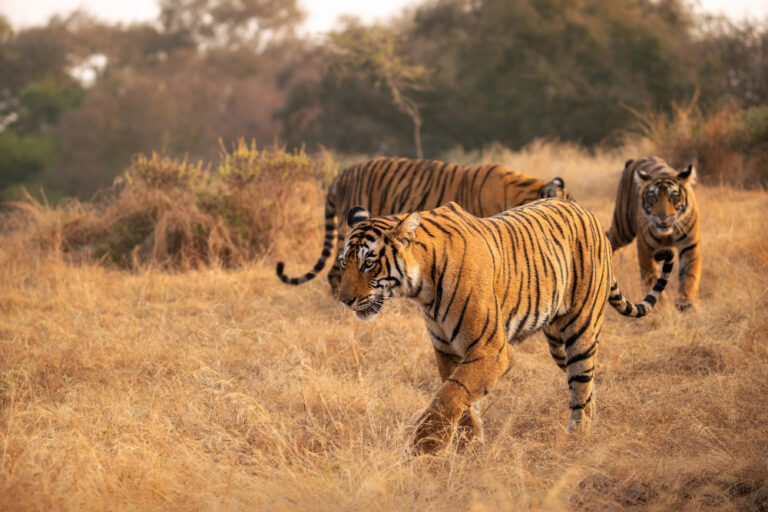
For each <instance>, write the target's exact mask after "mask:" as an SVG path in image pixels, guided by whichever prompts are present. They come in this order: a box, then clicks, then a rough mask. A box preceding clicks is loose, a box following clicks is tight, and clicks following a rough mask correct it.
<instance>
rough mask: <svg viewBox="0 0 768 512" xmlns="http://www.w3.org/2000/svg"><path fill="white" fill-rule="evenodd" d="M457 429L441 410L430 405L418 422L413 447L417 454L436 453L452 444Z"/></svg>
mask: <svg viewBox="0 0 768 512" xmlns="http://www.w3.org/2000/svg"><path fill="white" fill-rule="evenodd" d="M455 430H456V427H455V425H454V423H453V422H452V421H450V420H449V419H448V418H446V416H445V414H443V413H442V412H441V411H440V410H439V409H437V408H436V407H434V404H433V405H430V406H429V407H428V408H427V410H426V411H424V414H422V415H421V417H420V418H419V419H418V421H417V422H416V433H415V435H414V441H413V445H414V448H415V451H416V453H418V454H429V453H435V452H437V451H439V450H441V449H442V448H444V447H445V446H446V445H447V444H448V443H450V442H451V439H452V438H453V434H454V432H455Z"/></svg>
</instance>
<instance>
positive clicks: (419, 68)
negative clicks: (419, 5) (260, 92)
mask: <svg viewBox="0 0 768 512" xmlns="http://www.w3.org/2000/svg"><path fill="white" fill-rule="evenodd" d="M330 41H331V44H332V45H333V48H334V50H335V51H336V53H337V58H336V60H335V63H334V65H335V67H336V69H337V72H338V73H340V74H341V75H344V74H349V73H351V72H354V71H356V70H357V71H363V72H367V73H369V74H370V75H371V76H372V78H373V79H374V83H375V84H376V85H377V86H380V87H381V86H383V87H385V88H386V89H387V90H388V91H389V94H390V96H391V98H392V103H393V104H394V105H395V107H396V108H397V109H398V110H400V111H401V112H403V113H404V114H406V115H407V116H408V117H410V119H411V122H412V123H413V143H414V146H415V148H416V156H417V157H418V158H424V152H423V150H422V147H421V125H422V118H421V113H420V112H419V106H418V104H417V103H416V101H415V100H414V99H413V98H412V97H411V96H410V93H412V92H414V91H421V90H424V89H426V88H427V82H428V77H429V70H428V69H427V68H426V67H425V66H423V65H413V64H408V63H407V61H406V59H405V57H404V56H403V55H402V54H401V53H400V52H399V51H398V49H397V43H396V40H395V36H394V34H393V33H392V32H391V31H390V30H388V29H386V28H384V27H381V26H373V27H363V26H360V25H359V24H356V23H354V22H352V21H350V22H349V24H348V26H347V28H346V29H345V30H344V31H340V32H332V33H331V34H330Z"/></svg>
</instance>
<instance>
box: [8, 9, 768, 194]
mask: <svg viewBox="0 0 768 512" xmlns="http://www.w3.org/2000/svg"><path fill="white" fill-rule="evenodd" d="M160 4H161V5H160V7H161V13H160V16H159V19H158V20H156V21H155V22H153V23H144V24H132V25H121V24H116V25H110V24H105V23H101V22H98V21H95V20H94V19H92V18H90V17H89V16H88V15H87V14H84V13H75V14H73V15H70V16H68V17H65V18H60V17H57V18H52V19H51V20H50V21H49V23H48V24H47V25H45V26H41V27H34V28H28V29H23V30H18V31H17V30H14V29H13V28H12V27H11V26H10V25H9V24H8V22H7V21H5V20H3V19H2V18H0V190H5V193H6V196H7V195H8V194H11V193H13V190H14V187H16V186H18V185H19V184H25V185H28V186H29V185H33V184H35V183H44V184H45V185H46V186H47V187H48V188H49V189H52V190H57V191H60V192H61V193H67V194H79V195H89V194H91V193H93V192H94V191H95V190H96V189H97V188H98V187H101V186H104V185H107V184H109V183H110V182H111V180H112V179H113V178H114V177H115V176H116V175H118V174H119V173H120V172H122V171H123V170H124V169H125V168H126V167H127V166H128V164H129V163H130V160H131V157H132V155H134V154H136V153H139V152H144V153H149V152H151V151H153V150H158V151H162V152H164V153H165V154H168V155H170V156H184V155H187V156H188V158H189V159H190V160H197V159H204V160H212V159H215V158H216V157H217V156H218V154H219V152H220V151H221V148H220V144H219V139H220V138H221V139H222V140H223V141H225V144H227V143H228V142H229V141H234V140H235V139H236V138H238V137H241V136H243V137H246V138H254V139H256V140H257V141H258V142H259V143H261V144H271V143H273V142H274V141H275V140H276V139H277V140H279V141H281V142H283V143H286V144H288V145H289V146H302V145H306V147H307V148H308V149H310V150H311V149H313V148H316V147H319V146H321V145H322V146H324V147H327V148H331V149H334V150H338V151H340V152H347V153H368V154H372V153H379V154H391V155H394V154H397V155H405V156H415V155H416V154H417V153H418V151H421V150H422V149H423V153H424V155H425V156H426V157H435V156H437V155H439V154H440V153H441V152H442V151H445V150H447V149H450V148H453V147H456V146H461V147H464V148H466V149H475V148H479V147H482V146H484V145H487V144H489V143H491V142H494V141H497V142H500V143H502V144H504V145H506V146H510V147H513V148H516V147H520V146H522V145H524V144H526V143H527V142H529V141H531V140H532V139H535V138H551V139H560V140H564V141H573V142H576V143H580V144H584V145H586V146H594V145H598V144H617V143H620V142H621V139H622V135H623V134H624V133H625V132H626V131H627V130H629V129H632V127H633V125H634V123H635V121H636V118H635V116H634V114H633V111H634V112H644V111H648V110H653V111H654V112H664V111H665V110H667V109H670V108H671V105H672V104H673V103H674V102H678V103H679V102H686V101H689V100H690V98H691V97H693V96H694V95H696V94H698V98H699V102H700V106H701V108H702V109H704V110H706V109H709V108H712V109H714V108H718V107H719V106H721V105H722V104H723V103H725V102H733V103H735V104H736V105H738V106H740V107H744V108H747V107H750V106H754V105H760V104H766V103H768V28H766V26H765V25H764V24H760V23H756V22H748V23H744V24H739V25H736V24H733V23H732V22H730V21H728V20H726V19H723V18H718V17H708V18H703V17H700V16H694V15H693V14H692V11H691V8H690V5H689V4H688V3H687V2H685V1H683V0H516V1H515V2H509V1H505V0H426V1H423V2H421V3H419V4H416V6H415V7H414V8H412V9H410V10H408V11H406V12H404V13H402V14H401V15H400V16H399V17H398V18H396V19H393V20H392V21H391V22H389V23H387V24H380V25H377V26H367V25H363V24H361V23H360V22H359V21H356V20H354V19H347V20H343V21H342V22H340V24H339V26H338V27H337V28H336V30H334V31H333V32H332V33H331V34H329V35H328V37H325V38H321V39H312V38H308V37H306V36H303V35H302V34H301V32H300V31H299V29H300V26H301V22H302V20H303V14H302V12H301V11H300V9H299V7H298V4H297V2H296V0H161V1H160Z"/></svg>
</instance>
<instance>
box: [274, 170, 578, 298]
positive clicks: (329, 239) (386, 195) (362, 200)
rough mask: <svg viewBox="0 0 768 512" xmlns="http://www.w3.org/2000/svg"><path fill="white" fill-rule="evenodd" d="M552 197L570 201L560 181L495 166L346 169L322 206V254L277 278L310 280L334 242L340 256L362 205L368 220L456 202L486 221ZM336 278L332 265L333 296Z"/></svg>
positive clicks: (280, 266) (293, 281)
mask: <svg viewBox="0 0 768 512" xmlns="http://www.w3.org/2000/svg"><path fill="white" fill-rule="evenodd" d="M555 197H561V198H565V199H569V200H570V199H572V198H571V196H570V195H569V194H568V192H567V191H566V190H565V183H564V182H563V180H562V179H560V178H554V179H552V180H551V181H548V182H547V181H543V180H540V179H538V178H535V177H533V176H528V175H526V174H522V173H519V172H515V171H513V170H511V169H508V168H506V167H503V166H500V165H493V164H485V165H479V166H474V167H469V166H464V165H457V164H449V163H445V162H440V161H438V160H412V159H408V158H387V157H381V158H375V159H373V160H369V161H366V162H362V163H360V164H358V165H355V166H353V167H350V168H347V169H345V170H344V171H342V172H341V173H340V174H339V175H338V176H337V177H336V179H335V180H334V181H333V183H332V184H331V186H330V188H329V191H328V195H327V198H326V205H325V240H324V244H323V250H322V253H321V256H320V258H319V259H318V261H317V263H316V264H315V266H314V267H313V268H312V270H310V271H309V272H307V273H306V274H304V275H303V276H301V277H295V278H291V277H288V276H286V275H285V274H284V272H283V270H284V265H283V263H282V262H280V263H278V265H277V274H278V276H279V277H280V279H281V280H282V281H283V282H285V283H287V284H301V283H304V282H306V281H309V280H310V279H312V278H314V277H315V276H316V275H317V274H318V273H319V272H320V271H321V270H322V269H323V268H324V266H325V262H326V260H327V258H328V257H330V255H331V251H332V249H333V245H334V237H336V246H337V251H336V254H337V255H338V251H339V249H340V248H341V245H342V243H343V241H344V238H345V237H346V235H347V233H348V229H347V224H346V221H345V218H344V215H343V213H344V212H347V211H348V210H349V209H350V208H351V207H353V206H362V207H364V208H366V209H368V210H369V211H370V212H371V214H372V215H392V214H396V213H401V212H411V211H420V210H428V209H431V208H436V207H438V206H440V205H442V204H445V203H447V202H450V201H455V202H457V203H459V204H460V205H462V207H463V208H465V209H466V210H467V211H468V212H470V213H471V214H472V215H475V216H478V217H487V216H490V215H494V214H496V213H499V212H502V211H504V210H508V209H509V208H513V207H515V206H519V205H523V204H527V203H530V202H532V201H536V200H537V199H541V198H555ZM338 212H342V215H338ZM339 276H340V271H339V267H338V265H337V264H336V263H334V265H333V267H332V268H331V270H330V272H329V273H328V281H329V282H330V284H331V289H332V292H333V293H334V294H335V293H336V290H337V288H338V285H339V279H340V278H339Z"/></svg>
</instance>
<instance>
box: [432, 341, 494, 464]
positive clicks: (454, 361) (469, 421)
mask: <svg viewBox="0 0 768 512" xmlns="http://www.w3.org/2000/svg"><path fill="white" fill-rule="evenodd" d="M461 361H462V358H461V357H459V356H455V355H453V354H448V353H445V352H441V351H440V350H438V349H437V348H435V362H436V363H437V371H438V372H439V373H440V379H441V380H442V381H443V382H445V381H446V379H448V378H449V377H450V376H451V374H452V373H453V371H454V370H455V369H456V367H457V366H459V365H460V364H461ZM456 436H457V437H458V442H459V445H458V448H459V449H460V450H461V449H464V448H467V447H471V446H473V445H475V444H482V443H484V442H485V432H484V429H483V421H482V420H481V419H480V416H479V414H478V412H477V410H476V409H475V407H474V406H470V407H467V408H466V409H465V410H464V412H463V413H462V415H461V417H460V418H459V422H458V425H457V428H456Z"/></svg>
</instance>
